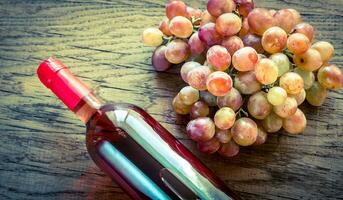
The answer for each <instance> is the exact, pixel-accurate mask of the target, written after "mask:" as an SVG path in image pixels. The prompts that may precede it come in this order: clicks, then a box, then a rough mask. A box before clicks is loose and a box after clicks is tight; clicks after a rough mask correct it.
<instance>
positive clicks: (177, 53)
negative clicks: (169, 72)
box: [165, 39, 190, 64]
mask: <svg viewBox="0 0 343 200" xmlns="http://www.w3.org/2000/svg"><path fill="white" fill-rule="evenodd" d="M189 56H190V50H189V46H188V44H187V43H186V42H185V41H183V40H181V39H176V40H173V41H171V42H170V43H169V44H168V45H167V49H166V51H165V57H166V59H167V60H168V61H169V62H170V63H173V64H179V63H182V62H184V61H185V60H187V58H188V57H189Z"/></svg>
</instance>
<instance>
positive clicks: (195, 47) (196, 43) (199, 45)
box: [188, 32, 206, 55]
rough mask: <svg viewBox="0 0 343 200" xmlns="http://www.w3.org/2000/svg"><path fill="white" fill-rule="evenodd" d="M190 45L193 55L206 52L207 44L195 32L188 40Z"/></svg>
mask: <svg viewBox="0 0 343 200" xmlns="http://www.w3.org/2000/svg"><path fill="white" fill-rule="evenodd" d="M188 45H189V48H190V50H191V53H192V54H193V55H200V54H201V53H203V52H204V51H205V48H206V46H205V44H204V43H203V42H202V41H201V40H200V38H199V34H198V32H195V33H194V34H193V35H192V36H191V37H190V38H189V40H188Z"/></svg>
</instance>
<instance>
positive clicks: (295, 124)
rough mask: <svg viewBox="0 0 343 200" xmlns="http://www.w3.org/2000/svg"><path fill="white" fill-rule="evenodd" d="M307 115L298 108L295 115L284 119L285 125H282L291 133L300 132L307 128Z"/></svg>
mask: <svg viewBox="0 0 343 200" xmlns="http://www.w3.org/2000/svg"><path fill="white" fill-rule="evenodd" d="M306 123H307V121H306V117H305V115H304V113H303V112H302V111H301V110H300V109H297V110H296V112H295V113H294V115H292V116H290V117H288V118H286V119H283V125H282V127H283V128H284V129H285V130H286V131H287V132H288V133H290V134H295V135H297V134H300V133H302V132H303V131H304V130H305V128H306Z"/></svg>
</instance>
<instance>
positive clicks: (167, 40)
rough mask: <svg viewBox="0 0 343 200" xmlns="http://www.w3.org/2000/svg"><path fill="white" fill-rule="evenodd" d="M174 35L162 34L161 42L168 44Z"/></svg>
mask: <svg viewBox="0 0 343 200" xmlns="http://www.w3.org/2000/svg"><path fill="white" fill-rule="evenodd" d="M173 39H174V37H173V36H169V37H167V36H163V44H168V43H170V42H171V41H173Z"/></svg>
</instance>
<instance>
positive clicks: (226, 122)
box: [214, 107, 236, 130]
mask: <svg viewBox="0 0 343 200" xmlns="http://www.w3.org/2000/svg"><path fill="white" fill-rule="evenodd" d="M235 120H236V113H235V111H233V110H232V109H231V108H229V107H223V108H221V109H219V110H218V111H217V112H216V114H215V115H214V124H215V125H216V127H218V128H219V129H223V130H225V129H229V128H231V127H232V126H233V124H234V123H235Z"/></svg>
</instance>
